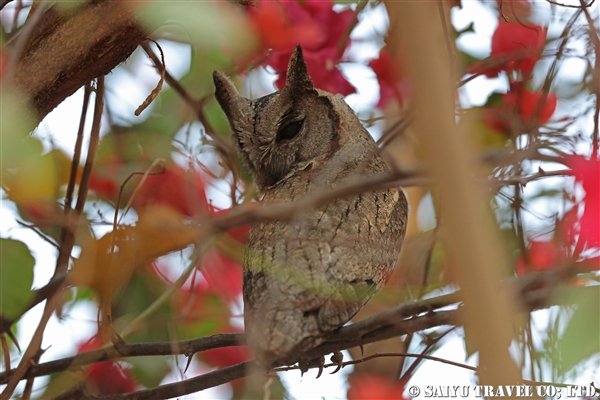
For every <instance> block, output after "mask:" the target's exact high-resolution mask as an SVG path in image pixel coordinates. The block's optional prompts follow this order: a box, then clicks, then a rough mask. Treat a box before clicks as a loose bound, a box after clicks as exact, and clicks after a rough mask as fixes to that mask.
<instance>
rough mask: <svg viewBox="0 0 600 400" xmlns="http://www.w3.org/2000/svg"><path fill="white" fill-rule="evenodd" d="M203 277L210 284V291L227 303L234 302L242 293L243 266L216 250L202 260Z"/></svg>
mask: <svg viewBox="0 0 600 400" xmlns="http://www.w3.org/2000/svg"><path fill="white" fill-rule="evenodd" d="M201 272H202V276H204V279H206V281H207V282H208V291H209V292H212V293H214V294H216V295H217V296H219V297H221V298H222V299H224V300H226V301H229V302H231V301H234V300H235V299H236V298H237V297H238V296H239V295H240V294H241V293H242V266H241V264H239V263H238V262H235V261H233V260H232V259H230V258H229V257H227V256H226V255H224V254H222V253H221V252H220V251H219V250H217V249H216V248H211V249H209V250H208V251H207V252H206V253H205V254H204V257H203V258H202V269H201Z"/></svg>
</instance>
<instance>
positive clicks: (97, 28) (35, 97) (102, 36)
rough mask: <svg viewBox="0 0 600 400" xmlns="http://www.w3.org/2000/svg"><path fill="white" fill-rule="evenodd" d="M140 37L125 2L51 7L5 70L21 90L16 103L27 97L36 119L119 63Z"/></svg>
mask: <svg viewBox="0 0 600 400" xmlns="http://www.w3.org/2000/svg"><path fill="white" fill-rule="evenodd" d="M31 22H32V21H29V22H28V23H31ZM26 24H27V23H26ZM146 35H147V32H146V31H145V30H144V29H142V28H141V27H140V26H139V25H138V23H137V21H136V20H135V19H134V17H133V15H132V12H131V7H129V6H127V5H126V3H125V2H119V1H106V0H104V1H93V2H92V1H90V2H88V3H84V5H82V6H81V7H79V8H77V10H76V11H65V10H64V9H60V8H59V7H57V6H54V7H51V8H50V9H48V10H46V11H45V12H44V13H43V16H42V17H41V19H40V21H38V22H37V23H36V24H35V26H33V28H32V31H31V34H30V35H28V37H27V38H26V42H25V44H24V46H23V48H22V50H20V51H19V54H16V56H18V57H19V59H18V61H17V62H16V63H15V67H14V70H13V71H9V72H10V73H12V74H13V76H14V82H15V83H16V84H17V86H18V87H19V88H20V89H21V90H22V91H23V92H24V98H22V99H21V101H30V102H31V103H32V104H33V107H34V109H35V111H36V112H37V117H38V118H39V119H42V118H43V117H44V116H45V115H46V114H48V113H49V112H50V111H52V110H53V109H54V108H55V107H56V106H57V105H58V104H60V103H61V102H62V101H63V100H64V99H65V98H67V97H68V96H70V95H72V94H73V93H75V91H77V89H79V88H80V87H81V86H83V85H84V84H86V83H87V82H89V81H91V80H92V79H94V78H96V77H98V76H101V75H105V74H108V73H109V72H110V71H111V70H112V69H113V68H115V67H116V66H117V65H119V64H120V63H122V62H123V61H125V60H126V59H127V58H128V57H129V55H130V54H131V53H132V52H133V51H134V50H135V49H136V48H137V46H138V45H139V44H140V43H142V41H143V40H144V39H145V38H146Z"/></svg>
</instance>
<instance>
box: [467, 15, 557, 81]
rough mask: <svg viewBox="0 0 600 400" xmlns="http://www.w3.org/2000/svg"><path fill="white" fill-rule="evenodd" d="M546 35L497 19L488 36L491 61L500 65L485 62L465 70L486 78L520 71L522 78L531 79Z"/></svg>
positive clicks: (525, 25)
mask: <svg viewBox="0 0 600 400" xmlns="http://www.w3.org/2000/svg"><path fill="white" fill-rule="evenodd" d="M545 42H546V31H545V30H544V28H542V27H541V26H539V25H535V24H530V23H520V22H512V21H511V22H505V21H504V20H503V19H500V21H499V23H498V27H497V28H496V30H495V31H494V35H493V36H492V51H491V58H492V59H495V60H498V61H499V62H500V65H496V66H494V67H491V66H489V61H488V60H486V61H483V62H481V63H476V64H474V65H472V66H471V67H470V68H469V70H468V71H469V72H471V73H481V72H484V71H485V74H486V75H487V76H489V77H494V76H496V75H498V73H499V72H500V71H503V70H504V71H507V72H510V71H521V73H522V74H523V75H524V76H529V75H531V72H532V71H533V67H534V66H535V63H536V62H537V61H538V60H539V59H540V57H541V53H542V50H543V48H544V44H545Z"/></svg>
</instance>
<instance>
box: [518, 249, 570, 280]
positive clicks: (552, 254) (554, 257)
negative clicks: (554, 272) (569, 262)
mask: <svg viewBox="0 0 600 400" xmlns="http://www.w3.org/2000/svg"><path fill="white" fill-rule="evenodd" d="M527 254H528V255H529V262H530V268H531V271H543V270H546V269H551V268H554V267H557V266H559V265H560V264H561V263H562V262H564V261H565V260H566V259H567V257H566V254H565V252H564V251H562V250H560V249H559V248H558V246H557V245H556V243H554V242H540V241H537V240H532V241H530V242H529V246H528V252H527ZM515 271H516V272H517V275H518V276H525V275H527V272H529V271H528V270H527V265H526V263H525V259H524V258H523V256H521V257H519V259H518V260H517V265H516V266H515Z"/></svg>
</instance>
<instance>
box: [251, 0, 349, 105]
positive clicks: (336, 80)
mask: <svg viewBox="0 0 600 400" xmlns="http://www.w3.org/2000/svg"><path fill="white" fill-rule="evenodd" d="M255 8H256V10H252V9H251V10H249V12H248V13H249V15H250V18H251V19H252V21H253V23H254V25H255V27H256V29H257V31H258V32H259V36H260V37H261V39H262V47H263V53H264V52H266V50H268V49H271V50H272V51H271V53H270V54H269V57H268V58H267V59H266V60H265V61H264V64H266V65H269V66H271V67H272V68H273V69H274V70H275V72H277V74H279V79H277V81H276V83H275V84H276V86H277V87H278V88H279V89H281V88H283V86H284V84H285V77H286V73H287V64H288V61H289V59H290V56H291V54H292V51H293V50H294V47H295V46H296V45H297V44H300V45H302V50H303V53H304V59H305V61H306V64H307V66H308V70H309V73H310V75H311V77H312V80H313V82H314V84H315V87H318V88H320V89H323V90H326V91H329V92H332V93H341V94H343V95H348V94H350V93H354V92H355V91H356V89H355V88H354V87H353V86H352V85H351V84H350V83H349V82H348V81H347V80H346V78H345V77H344V76H343V75H342V73H341V72H340V71H339V69H338V68H337V64H339V62H340V61H341V56H342V55H343V53H344V50H345V49H346V47H347V46H348V45H349V44H350V40H349V39H348V40H346V42H345V45H344V47H343V48H342V49H341V50H338V46H339V43H340V42H341V40H342V38H343V35H344V34H346V33H347V29H348V27H349V25H350V24H351V23H352V21H353V19H354V12H353V11H352V10H345V11H342V12H340V13H338V12H335V11H334V10H333V2H332V1H331V0H325V1H322V0H306V1H304V2H302V3H299V2H296V1H285V2H277V1H275V2H272V1H260V2H257V3H256V7H255Z"/></svg>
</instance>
